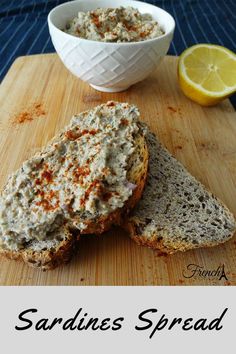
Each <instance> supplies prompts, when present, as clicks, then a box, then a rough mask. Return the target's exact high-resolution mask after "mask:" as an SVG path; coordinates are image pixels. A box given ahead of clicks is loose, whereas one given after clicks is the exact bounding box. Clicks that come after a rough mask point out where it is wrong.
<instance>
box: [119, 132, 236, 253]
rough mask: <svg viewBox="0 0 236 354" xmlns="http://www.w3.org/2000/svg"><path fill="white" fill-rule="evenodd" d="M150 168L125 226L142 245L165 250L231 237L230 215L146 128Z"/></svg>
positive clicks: (235, 225) (232, 222)
mask: <svg viewBox="0 0 236 354" xmlns="http://www.w3.org/2000/svg"><path fill="white" fill-rule="evenodd" d="M146 140H147V144H148V149H149V172H148V178H147V184H146V187H145V190H144V193H143V196H142V198H141V200H140V202H139V204H138V205H137V207H136V208H135V209H134V211H133V212H132V214H131V216H130V217H128V218H127V220H126V223H125V228H126V230H128V232H129V233H130V236H131V238H132V239H133V240H135V241H136V242H137V243H138V244H140V245H145V246H149V247H151V248H154V249H159V250H161V251H162V252H165V253H175V252H177V251H186V250H189V249H193V248H198V247H211V246H216V245H218V244H221V243H223V242H225V241H227V240H229V239H230V238H231V237H232V236H233V234H234V232H235V229H236V223H235V219H234V216H233V215H232V214H231V212H230V211H229V210H228V209H227V207H226V206H225V205H224V204H223V203H222V202H221V201H220V200H219V199H218V198H216V197H215V196H214V195H213V194H212V193H210V192H208V191H207V190H206V189H205V188H204V187H203V185H202V184H201V183H200V182H198V181H197V180H196V179H195V178H194V177H193V176H192V175H191V174H190V173H189V172H188V171H187V170H186V169H185V168H184V166H183V165H182V164H181V163H180V162H178V161H177V160H176V159H175V158H174V157H173V156H172V155H171V154H170V153H169V152H168V151H167V150H166V149H165V148H164V147H163V146H162V145H161V143H160V142H159V141H158V139H157V138H156V137H155V135H154V134H152V133H151V132H148V134H147V137H146Z"/></svg>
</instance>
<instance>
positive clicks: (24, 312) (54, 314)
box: [0, 287, 236, 354]
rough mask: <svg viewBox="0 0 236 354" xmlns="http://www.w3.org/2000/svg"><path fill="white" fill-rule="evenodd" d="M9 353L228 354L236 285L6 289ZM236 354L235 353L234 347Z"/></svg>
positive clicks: (4, 342) (4, 337)
mask: <svg viewBox="0 0 236 354" xmlns="http://www.w3.org/2000/svg"><path fill="white" fill-rule="evenodd" d="M0 291H1V305H0V313H1V316H0V333H1V347H2V348H5V352H6V353H15V352H16V351H17V352H18V353H24V354H28V353H31V354H32V353H35V354H37V353H40V354H42V353H43V352H45V353H49V352H51V353H57V354H60V353H63V354H64V353H68V352H69V350H73V351H74V352H83V353H104V354H105V353H109V354H110V353H112V354H115V353H135V354H139V353H140V354H141V353H142V354H144V353H150V354H152V353H159V352H160V350H162V352H163V353H164V354H165V353H171V351H173V350H174V351H175V353H181V354H184V353H188V354H189V353H191V354H192V353H199V352H201V353H206V352H207V350H210V351H209V352H210V353H214V354H217V353H222V352H225V349H226V348H234V345H235V344H234V343H235V338H234V336H235V328H236V304H235V298H236V296H235V295H236V288H235V287H1V290H0ZM232 350H233V352H234V349H232Z"/></svg>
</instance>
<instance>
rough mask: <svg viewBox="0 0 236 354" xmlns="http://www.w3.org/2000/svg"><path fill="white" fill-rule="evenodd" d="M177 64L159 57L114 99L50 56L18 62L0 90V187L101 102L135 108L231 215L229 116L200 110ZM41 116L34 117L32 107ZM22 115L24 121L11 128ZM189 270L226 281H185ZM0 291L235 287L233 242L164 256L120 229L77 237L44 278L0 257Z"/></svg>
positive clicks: (234, 176)
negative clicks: (73, 249) (219, 273)
mask: <svg viewBox="0 0 236 354" xmlns="http://www.w3.org/2000/svg"><path fill="white" fill-rule="evenodd" d="M176 66H177V58H176V57H166V58H165V60H164V61H163V63H162V64H161V66H160V67H159V68H158V70H157V71H156V72H155V73H154V74H153V75H151V76H150V77H149V78H148V79H146V80H144V81H143V82H141V83H139V84H136V85H135V86H133V87H131V88H130V89H129V90H128V91H126V92H122V93H118V94H106V93H100V92H97V91H95V90H93V89H92V88H90V87H89V85H87V84H86V83H83V82H82V81H80V80H79V79H77V78H75V77H73V76H72V75H71V74H70V73H69V72H68V71H67V70H66V69H65V67H64V66H63V64H62V63H61V62H60V60H59V59H58V57H57V55H56V54H48V55H35V56H27V57H21V58H18V59H17V60H16V61H15V63H14V64H13V66H12V67H11V69H10V71H9V72H8V74H7V76H6V77H5V79H4V80H3V82H2V84H1V86H0V113H1V114H0V163H1V165H0V166H1V168H0V188H2V187H3V186H4V183H5V182H6V179H7V176H8V175H9V174H10V173H11V172H13V171H15V170H16V169H17V168H18V167H20V165H21V163H22V162H23V161H24V160H25V159H27V158H29V157H30V156H32V155H33V154H34V153H35V152H36V151H38V150H40V148H41V147H42V146H43V145H45V144H46V143H47V141H48V140H49V139H50V138H52V137H53V136H54V134H55V133H56V132H57V131H58V130H60V129H61V128H62V127H64V125H65V124H67V123H68V122H69V120H70V118H71V117H72V115H73V114H75V113H78V112H81V111H83V110H86V109H90V108H91V107H94V106H96V105H98V104H100V103H102V102H106V101H108V100H118V101H121V102H122V101H127V102H129V103H134V104H137V105H138V107H139V108H140V111H141V114H142V119H143V120H144V121H145V122H147V123H148V124H149V125H150V127H151V128H152V130H153V131H154V132H155V133H156V134H157V135H158V137H159V139H160V140H161V142H162V143H163V144H164V145H165V146H166V147H167V148H168V149H169V150H170V151H171V152H172V153H173V154H174V155H175V156H176V157H177V159H178V160H180V161H181V162H182V163H183V164H184V165H185V166H186V167H187V168H188V170H189V171H190V172H191V173H192V174H193V175H194V176H195V177H196V178H198V179H199V180H200V181H201V182H202V183H203V184H204V185H205V186H206V187H208V188H209V189H210V190H211V191H212V192H213V193H215V194H216V195H217V196H218V197H219V198H221V199H222V201H224V202H225V203H226V205H227V206H228V207H229V208H230V210H231V211H232V212H233V213H234V215H235V214H236V138H235V137H236V113H235V111H234V109H233V107H232V106H231V104H230V102H229V101H228V100H226V101H224V102H223V103H221V104H220V105H218V106H216V107H212V108H203V107H200V106H199V105H197V104H195V103H193V102H191V101H190V100H188V99H187V98H185V97H184V96H183V94H182V93H181V91H180V90H179V88H178V84H177V76H176ZM37 106H38V107H40V109H41V113H44V114H41V113H40V112H38V113H37V112H36V113H35V107H37ZM22 112H26V113H27V114H28V113H30V114H31V116H30V119H32V120H29V121H25V122H23V123H21V124H20V123H17V119H18V121H19V117H21V116H22ZM189 264H196V265H199V266H200V267H202V268H201V269H202V270H203V269H205V270H208V271H210V270H215V269H217V268H218V267H219V266H222V265H223V264H224V269H225V273H226V276H227V279H228V280H226V279H225V278H222V279H221V280H219V277H215V278H214V277H213V278H212V277H204V276H200V275H195V276H193V277H191V278H185V277H184V275H185V276H186V275H188V276H189V275H190V273H189V272H188V271H187V267H188V265H189ZM0 284H1V285H236V239H235V237H234V238H233V239H232V240H231V241H229V242H227V243H226V244H224V245H222V246H219V247H216V248H212V249H200V250H195V251H189V252H186V253H179V254H175V255H171V256H160V255H158V254H157V252H155V251H153V250H150V249H148V248H145V247H141V246H138V245H136V244H135V243H134V242H133V241H132V240H130V239H129V237H128V236H127V234H126V233H125V232H124V231H122V230H121V229H117V228H116V229H113V230H111V231H109V232H107V233H106V234H104V235H102V236H99V237H98V236H93V235H91V236H84V237H82V239H81V241H80V242H79V247H78V253H77V255H76V256H75V257H74V259H73V260H72V262H71V263H70V264H68V265H67V266H64V267H61V268H58V269H56V270H53V271H49V272H42V271H39V270H34V269H31V268H28V267H27V266H26V265H24V264H23V263H21V262H16V261H8V260H5V259H3V258H0Z"/></svg>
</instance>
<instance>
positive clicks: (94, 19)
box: [64, 6, 164, 43]
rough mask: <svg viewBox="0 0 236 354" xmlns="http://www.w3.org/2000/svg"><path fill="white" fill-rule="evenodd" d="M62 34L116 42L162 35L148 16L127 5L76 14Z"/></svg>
mask: <svg viewBox="0 0 236 354" xmlns="http://www.w3.org/2000/svg"><path fill="white" fill-rule="evenodd" d="M64 31H65V32H66V33H69V34H71V35H74V36H76V37H80V38H83V39H89V40H93V41H100V42H117V43H119V42H140V41H144V40H147V39H152V38H156V37H160V36H162V35H163V34H164V31H163V30H162V29H161V27H160V25H159V24H158V23H157V21H155V20H154V19H153V18H152V16H151V15H150V14H141V13H140V12H139V10H138V9H135V8H133V7H130V6H129V7H123V6H120V7H119V8H98V9H96V10H93V11H88V12H82V11H79V12H78V16H77V17H75V18H74V19H72V20H71V21H69V22H68V23H67V25H66V28H65V29H64Z"/></svg>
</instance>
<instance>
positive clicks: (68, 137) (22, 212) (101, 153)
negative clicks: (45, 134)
mask: <svg viewBox="0 0 236 354" xmlns="http://www.w3.org/2000/svg"><path fill="white" fill-rule="evenodd" d="M138 117H139V112H138V110H137V108H136V107H135V106H131V105H129V104H127V103H115V102H108V103H107V104H103V105H101V106H98V107H96V108H94V109H93V110H91V111H87V112H83V113H81V114H79V115H77V116H74V117H73V118H72V120H71V122H70V124H69V126H68V127H67V128H66V129H65V130H64V131H63V132H62V133H60V135H58V136H57V137H56V138H55V139H54V140H53V141H52V142H50V143H49V145H48V146H47V147H46V148H44V150H43V151H42V152H41V153H40V154H38V155H36V156H34V157H32V158H31V159H30V160H28V161H26V162H24V163H23V166H22V167H21V168H20V169H19V170H18V171H16V172H15V173H14V174H13V175H12V176H11V177H10V178H9V180H8V182H7V184H6V186H5V188H4V190H3V191H2V194H1V197H0V237H1V238H2V239H3V241H4V243H5V244H6V245H7V247H10V248H11V249H18V248H19V247H21V245H23V244H24V242H27V241H30V240H34V239H37V240H43V239H45V238H46V237H47V233H50V232H52V231H53V230H55V229H56V228H57V227H58V226H60V225H61V224H63V223H64V222H65V221H67V222H69V223H70V224H71V226H72V227H76V228H77V229H79V230H82V229H83V228H85V226H86V224H85V223H84V221H85V220H88V219H93V220H94V219H96V218H97V217H100V216H101V215H106V214H109V213H111V212H112V211H114V210H115V209H117V208H121V207H123V205H124V203H125V201H126V200H127V199H128V198H129V197H130V196H131V194H132V190H133V188H131V187H130V182H129V181H127V162H128V159H129V157H130V155H131V154H132V153H133V152H134V149H135V147H134V135H135V134H136V133H137V132H138V130H139V126H138V124H137V120H138Z"/></svg>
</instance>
